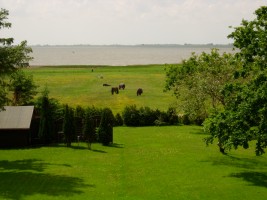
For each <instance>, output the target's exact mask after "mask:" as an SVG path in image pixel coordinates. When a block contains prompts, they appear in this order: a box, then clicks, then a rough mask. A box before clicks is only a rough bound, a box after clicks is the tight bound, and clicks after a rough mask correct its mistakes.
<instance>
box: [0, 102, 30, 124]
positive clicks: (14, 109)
mask: <svg viewBox="0 0 267 200" xmlns="http://www.w3.org/2000/svg"><path fill="white" fill-rule="evenodd" d="M4 108H5V110H3V111H0V129H29V128H30V125H31V120H32V115H33V109H34V106H5V107H4Z"/></svg>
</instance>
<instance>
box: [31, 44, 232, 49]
mask: <svg viewBox="0 0 267 200" xmlns="http://www.w3.org/2000/svg"><path fill="white" fill-rule="evenodd" d="M29 46H30V47H190V48H216V47H221V48H222V47H225V48H231V47H234V46H233V44H213V43H208V44H187V43H185V44H135V45H127V44H107V45H105V44H103V45H95V44H73V45H50V44H44V45H40V44H37V45H29Z"/></svg>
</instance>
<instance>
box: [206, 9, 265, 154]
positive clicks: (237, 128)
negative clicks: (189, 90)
mask: <svg viewBox="0 0 267 200" xmlns="http://www.w3.org/2000/svg"><path fill="white" fill-rule="evenodd" d="M255 14H256V18H255V19H254V20H252V21H246V20H243V21H242V23H241V26H239V27H236V28H235V30H234V32H233V33H231V34H230V35H229V37H230V38H233V39H234V45H235V47H237V48H239V49H240V52H239V53H237V54H236V56H237V57H239V58H241V60H242V61H243V68H242V69H241V70H240V71H239V75H240V77H245V78H246V79H247V81H245V82H243V83H242V82H241V83H239V84H232V83H229V84H226V85H225V87H224V88H223V90H222V93H221V94H222V95H223V96H224V99H225V108H224V110H223V111H221V112H217V113H214V115H212V116H211V117H210V118H209V119H207V120H206V122H205V126H204V127H205V130H206V132H207V133H209V134H210V136H209V137H207V138H206V139H205V140H206V143H207V144H210V143H212V142H213V141H214V139H215V138H217V139H218V145H219V147H220V149H222V150H224V149H226V150H229V149H231V148H238V147H239V146H242V147H244V148H248V147H249V141H251V140H256V141H257V142H256V155H261V154H263V153H264V152H265V151H264V149H265V148H266V147H267V73H266V67H267V61H266V56H267V38H266V35H267V29H266V28H267V7H266V6H263V7H260V8H259V9H257V10H256V11H255ZM247 77H249V78H247ZM222 152H223V151H222Z"/></svg>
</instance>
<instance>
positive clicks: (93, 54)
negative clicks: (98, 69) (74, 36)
mask: <svg viewBox="0 0 267 200" xmlns="http://www.w3.org/2000/svg"><path fill="white" fill-rule="evenodd" d="M212 48H218V49H220V52H228V53H229V52H233V51H232V47H231V46H218V47H217V46H206V45H204V46H190V45H189V46H187V45H185V46H184V45H178V46H176V45H174V46H164V45H163V46H162V45H160V46H153V45H152V46H149V45H148V46H147V45H144V46H142V45H140V46H139V45H137V46H89V45H88V46H34V47H32V50H33V53H32V55H31V56H33V57H34V59H33V60H32V61H31V62H30V65H31V66H41V65H115V66H124V65H141V64H165V63H168V64H172V63H181V61H182V60H183V59H187V58H189V57H190V56H191V53H192V52H195V53H196V54H200V53H201V52H203V51H204V52H210V51H211V49H212Z"/></svg>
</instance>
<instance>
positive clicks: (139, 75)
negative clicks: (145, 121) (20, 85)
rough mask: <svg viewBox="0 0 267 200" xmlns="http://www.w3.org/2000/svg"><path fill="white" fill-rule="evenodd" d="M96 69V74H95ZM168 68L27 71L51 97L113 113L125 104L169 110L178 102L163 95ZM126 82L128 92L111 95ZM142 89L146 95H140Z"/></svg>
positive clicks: (104, 67)
mask: <svg viewBox="0 0 267 200" xmlns="http://www.w3.org/2000/svg"><path fill="white" fill-rule="evenodd" d="M92 68H93V72H92ZM164 68H165V65H146V66H119V67H117V66H94V67H92V66H87V67H86V66H57V67H56V66H53V67H41V68H31V69H27V70H25V71H26V72H27V73H29V74H32V75H33V78H34V82H35V83H36V84H37V85H38V86H39V89H38V90H39V91H42V90H43V89H44V87H45V86H47V88H48V90H49V92H50V94H49V96H50V97H53V98H56V99H58V100H59V101H60V102H61V103H64V104H69V105H71V106H73V107H75V106H77V105H80V106H84V107H86V106H95V107H100V108H103V107H109V108H111V109H112V111H113V112H114V114H116V113H117V112H121V111H122V110H123V109H124V107H125V106H126V105H133V104H135V105H136V106H137V107H141V106H148V107H150V108H153V109H157V108H158V109H160V110H162V111H164V110H167V109H168V107H169V106H171V105H173V104H174V102H175V97H174V96H173V95H172V93H171V92H163V90H164V84H165V71H164ZM104 83H107V84H110V85H111V86H116V87H118V86H119V84H120V83H125V85H126V88H125V90H120V91H119V94H114V95H112V94H111V86H107V87H104V86H103V84H104ZM138 88H142V89H143V91H144V93H143V94H142V96H137V95H136V91H137V89H138Z"/></svg>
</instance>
